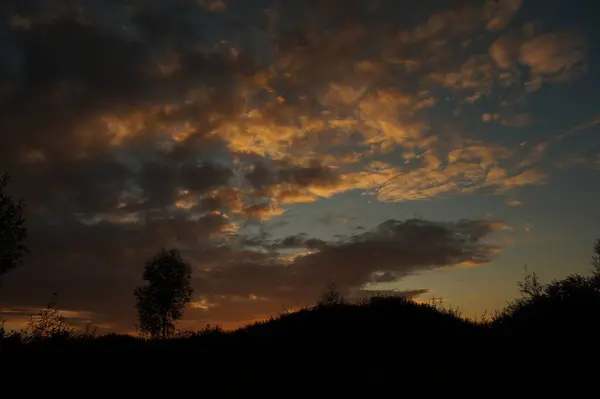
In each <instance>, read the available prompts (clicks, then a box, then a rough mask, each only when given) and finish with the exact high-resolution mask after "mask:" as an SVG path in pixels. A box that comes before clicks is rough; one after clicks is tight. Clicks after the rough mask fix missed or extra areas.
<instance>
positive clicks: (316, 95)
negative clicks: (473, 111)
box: [0, 0, 586, 329]
mask: <svg viewBox="0 0 600 399" xmlns="http://www.w3.org/2000/svg"><path fill="white" fill-rule="evenodd" d="M276 3H280V4H279V5H277V4H276ZM6 4H7V6H6V7H5V8H2V11H0V17H1V18H0V20H1V21H2V22H1V23H2V24H3V25H2V26H1V27H0V29H2V31H3V32H4V34H3V35H0V36H1V38H0V54H1V55H2V57H0V125H1V126H2V127H3V133H2V134H3V141H2V146H0V170H2V171H8V172H9V173H11V175H13V182H14V184H13V187H12V188H13V189H14V192H15V194H16V195H18V196H20V197H23V198H24V199H25V200H26V202H27V210H28V222H29V228H30V231H31V237H30V240H29V244H30V247H31V248H32V255H31V257H30V258H29V259H28V260H27V265H26V266H25V267H24V268H23V269H21V270H17V271H15V272H14V273H12V274H11V275H9V276H8V278H11V281H12V283H11V284H10V285H9V284H7V285H6V287H10V288H7V289H8V291H7V292H6V293H3V294H5V295H4V297H5V298H6V299H5V302H3V306H4V305H6V306H10V308H11V309H14V308H19V307H22V308H27V309H33V308H36V309H37V308H39V307H40V306H43V304H44V303H45V301H46V299H47V295H48V293H50V292H54V291H59V292H61V295H60V300H61V301H64V306H66V308H68V309H69V310H72V311H77V312H91V313H92V314H93V315H94V320H95V321H96V322H98V323H103V324H111V323H112V324H113V325H114V326H117V327H115V328H125V327H123V326H125V325H127V326H128V327H127V329H129V328H130V327H129V326H131V325H132V311H133V304H132V301H133V297H132V295H131V290H132V289H133V287H134V286H135V285H136V284H137V283H138V282H139V278H140V275H141V271H140V267H141V265H143V262H144V260H145V258H147V257H149V256H150V255H151V254H153V253H154V252H155V251H157V250H158V249H160V247H162V246H169V245H173V246H177V247H179V248H181V249H182V250H184V251H185V253H186V256H188V258H189V259H191V260H192V261H193V262H194V264H195V265H196V266H197V268H198V269H197V270H198V271H199V277H198V281H197V282H196V283H195V284H197V286H198V288H199V292H200V293H204V294H205V295H206V297H205V298H204V297H203V298H196V300H197V301H196V302H197V304H201V306H200V305H198V306H197V307H195V308H193V309H192V315H194V316H196V317H198V318H199V320H200V319H202V318H206V319H210V320H213V321H214V320H219V318H223V320H228V321H229V322H231V323H234V322H239V321H241V320H249V319H252V318H253V317H255V316H256V317H262V316H264V314H266V313H268V312H270V311H273V310H274V309H280V306H281V303H282V302H286V301H287V302H289V305H290V306H292V307H294V306H301V305H302V304H305V303H309V302H310V301H313V300H314V298H315V297H316V295H317V294H318V292H317V291H320V290H321V289H322V288H323V287H322V284H324V283H323V281H322V280H323V278H324V277H325V274H327V275H328V276H331V277H332V278H335V279H339V280H340V282H339V283H340V284H341V285H342V288H343V289H345V290H360V287H361V284H365V283H368V282H369V281H370V280H371V279H373V278H375V277H373V276H374V274H373V273H376V272H381V273H383V274H381V276H385V277H381V278H385V279H388V278H391V279H398V278H402V277H403V276H406V275H408V274H409V273H413V272H415V273H416V272H418V271H420V270H423V269H426V268H430V267H441V266H443V265H442V264H446V263H448V264H453V263H461V262H467V263H468V262H475V263H479V262H485V261H487V259H488V258H489V257H490V256H491V255H492V254H493V252H494V250H493V249H492V248H489V247H486V246H484V245H483V244H481V245H479V244H480V243H479V241H477V240H476V242H473V243H470V242H463V241H461V238H459V237H461V234H463V233H464V234H466V233H465V231H472V230H477V229H484V231H485V232H486V233H485V234H483V235H482V236H481V237H480V238H483V236H485V235H487V232H488V231H489V232H490V233H491V231H492V230H495V229H496V228H497V227H498V226H493V227H492V226H491V225H489V226H488V225H485V226H487V227H485V228H484V227H482V226H483V225H481V224H478V223H483V222H460V223H456V224H447V223H446V224H445V223H441V224H436V223H433V222H426V221H408V222H405V223H399V222H396V221H390V222H389V223H387V224H384V225H382V226H379V227H378V228H377V229H376V230H373V231H367V230H366V229H365V230H360V231H361V233H362V234H358V235H354V236H350V238H348V236H346V237H347V238H339V240H338V241H339V242H337V241H331V238H327V237H322V236H320V235H319V234H316V233H313V232H312V231H308V234H307V235H300V234H299V232H298V231H294V229H295V228H296V227H295V226H296V225H295V223H298V222H299V221H302V219H301V218H302V217H303V215H304V214H303V213H294V211H295V210H297V209H302V207H307V208H305V209H308V207H309V206H310V205H311V204H314V206H320V205H321V204H322V202H326V201H330V202H331V203H332V204H333V205H334V206H337V205H335V204H336V203H335V201H337V200H339V197H340V196H342V195H348V196H351V195H352V194H364V195H368V196H371V197H372V200H373V202H376V201H379V202H401V201H419V200H426V199H432V198H441V197H445V196H454V195H470V194H473V193H494V194H499V195H504V194H506V195H511V194H512V193H513V191H514V190H515V189H516V188H518V187H521V186H528V185H537V184H542V183H544V182H546V181H548V178H549V176H548V174H547V173H546V170H544V169H543V164H542V163H541V160H542V157H543V156H544V155H545V152H544V151H537V152H536V151H535V150H531V149H530V148H529V147H526V148H525V147H523V148H521V147H518V146H514V145H512V144H511V143H510V142H509V141H507V142H502V141H497V140H495V139H493V140H492V139H491V138H490V135H487V134H479V133H481V132H474V131H473V129H472V125H471V124H470V123H469V121H468V120H465V119H464V118H466V115H469V112H468V110H469V108H468V107H476V106H477V105H479V104H482V103H484V102H485V104H486V107H488V106H489V108H486V109H485V113H484V114H483V116H481V118H482V121H484V122H491V121H499V122H502V123H505V124H510V125H511V126H517V125H518V126H523V125H525V124H526V122H533V120H532V119H531V117H529V116H527V115H528V114H526V110H523V109H518V107H515V109H514V110H513V111H514V112H508V111H506V109H501V108H500V107H499V104H497V101H496V100H498V98H499V97H502V98H504V94H502V95H500V96H496V94H497V92H498V91H500V92H502V90H508V89H509V88H510V89H513V88H514V89H517V90H520V89H523V87H521V86H522V82H521V80H519V79H516V78H515V76H517V75H518V73H520V72H521V71H520V69H519V68H525V69H526V70H527V71H528V75H527V81H530V82H532V83H531V84H530V86H529V87H530V88H531V87H534V86H535V85H536V84H538V83H539V82H543V83H544V84H546V83H548V84H552V83H557V82H561V81H564V80H567V79H570V78H574V77H575V76H579V74H580V73H582V72H583V71H584V69H585V68H584V66H585V63H586V51H585V50H586V48H585V40H584V38H583V37H580V36H578V35H577V34H565V33H564V32H557V33H552V32H546V33H544V34H542V35H538V36H535V35H534V33H535V32H533V31H531V32H529V34H525V33H523V34H514V35H512V36H511V35H510V34H509V33H508V32H505V31H503V29H506V28H509V26H510V21H511V20H512V19H513V18H514V17H515V15H516V13H517V12H518V11H519V9H520V7H521V2H520V1H514V0H513V1H499V2H498V1H496V2H492V1H486V2H477V1H464V2H460V4H456V5H455V4H446V3H443V2H429V3H427V4H425V3H423V2H417V1H415V2H391V1H390V2H377V4H375V2H338V1H323V0H319V1H303V2H270V1H265V2H262V3H261V6H260V7H258V6H257V5H256V4H254V3H253V2H241V1H240V2H233V1H212V0H211V1H206V0H202V1H197V0H174V1H143V2H127V4H125V3H122V2H96V1H92V0H85V1H81V2H79V3H78V7H72V4H71V2H70V1H53V2H31V4H28V6H25V5H24V3H23V2H22V1H17V0H9V1H8V2H7V3H6ZM406 15H415V18H414V19H413V18H412V17H411V18H405V16H406ZM324 26H325V27H327V29H323V27H324ZM511 29H512V28H511ZM507 82H508V83H507ZM509 86H510V87H509ZM502 93H504V92H502ZM498 101H499V100H498ZM459 111H460V112H459ZM461 112H462V113H461ZM482 112H483V111H481V110H480V111H477V115H478V116H477V118H479V117H480V116H479V115H481V113H482ZM488 126H490V125H486V127H488ZM524 160H527V162H524ZM310 209H312V208H310ZM327 209H337V208H335V207H334V208H327ZM357 212H359V213H360V212H362V210H357ZM334 213H335V215H337V216H331V218H324V219H323V220H322V222H323V223H332V222H334V221H336V222H344V223H340V224H339V225H338V226H336V228H338V227H339V228H346V229H348V231H347V232H346V233H347V234H348V235H350V234H352V233H353V232H356V230H357V228H356V227H354V226H352V224H350V223H347V222H349V221H350V220H354V219H353V218H356V217H357V216H355V215H350V214H346V213H347V212H346V210H342V209H339V213H338V211H335V212H334ZM341 214H344V217H341V216H339V215H341ZM321 215H322V214H321ZM332 215H333V214H332ZM344 224H346V226H344ZM275 226H279V227H280V229H279V230H280V231H281V233H280V234H281V236H277V237H275V238H274V237H271V236H268V235H267V236H262V235H260V234H259V235H258V237H259V239H256V237H254V235H253V234H254V230H259V231H262V230H265V231H269V232H270V233H271V232H272V230H273V229H274V228H275ZM321 227H323V226H321ZM261 229H262V230H261ZM349 229H352V230H349ZM486 229H487V230H486ZM302 230H304V229H302ZM315 230H317V229H316V228H315ZM270 233H269V234H270ZM471 234H473V233H472V232H471ZM249 237H250V238H254V241H255V242H254V244H256V245H250V242H249V240H250V238H249ZM415 237H420V239H421V240H423V244H419V243H418V242H413V241H411V240H415V239H416V238H415ZM432 237H435V238H436V239H440V240H442V241H443V244H436V243H435V242H434V239H433V238H432ZM399 243H401V244H399ZM406 243H411V245H408V244H406ZM407 245H408V246H407ZM421 245H428V248H430V252H427V253H425V250H424V249H423V248H421ZM444 245H445V246H444ZM438 246H441V247H438ZM413 247H414V248H413ZM458 247H460V248H461V249H460V250H459V249H457V248H458ZM431 248H434V250H431ZM401 251H404V252H401ZM418 251H421V252H418ZM461 251H462V252H461ZM373 253H374V254H376V256H375V258H373V256H372V255H368V254H373ZM398 259H401V260H398ZM282 263H283V264H286V265H287V266H285V267H284V266H282ZM342 265H347V267H345V266H344V267H342ZM109 294H110V295H109ZM233 308H235V309H233ZM236 318H237V319H236Z"/></svg>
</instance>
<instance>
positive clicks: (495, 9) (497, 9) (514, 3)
mask: <svg viewBox="0 0 600 399" xmlns="http://www.w3.org/2000/svg"><path fill="white" fill-rule="evenodd" d="M522 5H523V1H522V0H500V1H488V2H486V11H487V13H489V14H488V15H489V20H488V22H487V25H486V28H487V29H488V30H491V31H497V30H500V29H502V28H504V27H505V26H506V25H507V24H508V23H509V22H510V20H511V19H512V18H513V17H514V15H515V14H516V13H517V11H519V9H520V8H521V6H522Z"/></svg>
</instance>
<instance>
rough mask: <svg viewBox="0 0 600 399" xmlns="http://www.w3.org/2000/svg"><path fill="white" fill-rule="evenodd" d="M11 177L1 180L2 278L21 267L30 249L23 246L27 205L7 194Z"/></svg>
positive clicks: (0, 248) (0, 246) (0, 241)
mask: <svg viewBox="0 0 600 399" xmlns="http://www.w3.org/2000/svg"><path fill="white" fill-rule="evenodd" d="M9 182H10V176H9V175H8V174H6V173H5V174H4V175H3V176H2V177H1V178H0V277H2V276H3V275H4V274H5V273H6V272H8V271H10V270H12V269H15V268H17V267H19V266H20V265H21V264H22V262H23V257H24V256H25V254H26V253H27V251H28V249H27V247H26V246H25V245H24V244H23V241H24V240H25V238H26V237H27V229H26V227H25V203H24V202H23V200H18V201H15V200H14V199H13V198H12V197H11V196H10V195H9V194H8V193H7V192H6V190H7V187H8V183H9Z"/></svg>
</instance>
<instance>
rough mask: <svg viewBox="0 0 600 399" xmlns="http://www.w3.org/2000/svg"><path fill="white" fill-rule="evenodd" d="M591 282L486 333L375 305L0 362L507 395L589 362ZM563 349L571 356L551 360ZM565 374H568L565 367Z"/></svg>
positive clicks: (400, 302) (15, 346) (14, 340)
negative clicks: (445, 384) (454, 384)
mask: <svg viewBox="0 0 600 399" xmlns="http://www.w3.org/2000/svg"><path fill="white" fill-rule="evenodd" d="M597 281H598V279H597V278H596V277H581V278H579V277H569V278H567V279H566V280H564V281H559V282H552V283H551V284H548V285H547V286H541V285H540V286H539V287H538V288H539V289H538V290H537V291H536V292H535V293H534V295H532V296H524V297H523V298H520V299H518V300H515V301H513V302H512V303H510V304H509V305H508V306H507V307H506V308H505V309H503V310H502V311H501V312H499V313H498V314H497V315H495V316H494V317H493V318H492V319H491V320H488V321H485V322H474V321H472V320H467V319H464V318H462V317H460V316H459V315H458V314H457V313H456V312H452V311H448V310H444V309H441V308H439V307H437V306H433V305H430V304H418V303H415V302H413V301H410V300H407V299H405V298H401V297H374V298H371V299H368V300H365V301H363V302H361V303H359V304H348V303H332V304H326V305H317V306H315V307H311V308H306V309H302V310H299V311H297V312H294V313H289V314H284V315H281V316H279V317H275V318H272V319H270V320H268V321H264V322H259V323H255V324H252V325H249V326H246V327H244V328H240V329H238V330H236V331H230V332H227V331H222V330H220V329H218V328H207V329H205V330H202V331H198V332H191V333H184V334H180V335H181V337H179V338H173V339H168V340H145V339H141V338H135V337H131V336H126V335H117V334H110V335H105V336H99V337H94V336H83V335H73V334H56V335H54V336H53V337H49V338H45V339H30V342H24V341H23V339H24V337H19V336H12V337H8V338H6V339H4V341H3V348H2V355H1V356H2V359H3V360H4V361H14V359H19V361H25V362H26V363H27V364H30V365H33V366H32V367H31V370H32V372H34V370H38V371H40V372H43V370H44V366H43V365H47V364H57V363H60V365H61V366H60V367H62V369H61V370H63V371H64V372H65V373H66V372H67V370H69V371H68V372H69V373H74V374H72V375H78V374H77V373H79V372H82V371H83V369H84V368H86V367H87V368H88V370H89V369H96V368H99V369H101V368H102V367H104V366H102V365H106V367H105V368H104V369H103V370H104V371H103V372H104V373H105V375H107V376H108V375H115V378H124V374H123V373H127V372H129V371H127V370H134V371H135V372H136V373H143V374H144V375H147V376H150V377H148V378H158V379H164V378H167V377H166V376H168V378H167V381H172V378H180V377H181V376H179V377H177V375H179V373H183V374H185V375H191V376H202V381H203V382H202V384H203V386H205V387H208V386H210V387H213V388H214V387H220V388H219V389H221V392H234V391H236V392H237V390H238V389H240V387H243V386H245V387H247V388H245V389H251V390H252V389H256V386H255V384H257V382H259V381H263V382H265V384H266V383H267V382H269V381H270V383H273V384H278V383H281V382H282V381H288V380H289V379H291V378H293V379H296V382H294V384H298V379H299V380H300V381H303V382H302V384H301V385H302V386H301V387H299V388H298V389H301V388H302V387H304V388H305V387H306V386H321V385H328V386H338V387H345V388H348V387H354V386H356V387H358V386H365V385H366V386H379V384H387V383H390V382H391V381H405V382H403V384H414V383H416V381H417V379H419V380H421V379H423V381H427V379H431V378H434V379H436V380H439V381H442V379H443V380H451V379H453V378H455V379H456V378H461V379H464V378H468V379H469V380H478V379H479V380H482V379H486V378H489V375H490V374H493V373H507V372H508V371H510V373H514V376H513V377H511V379H510V380H509V381H507V382H506V384H517V383H518V381H521V379H522V378H523V375H527V373H531V372H534V373H538V372H549V371H552V370H554V371H555V372H556V371H557V370H559V371H560V370H564V371H561V372H565V371H573V370H574V369H576V368H577V367H579V368H581V367H582V366H581V364H582V363H581V362H580V361H579V362H575V363H573V361H574V360H578V359H579V358H581V359H583V358H584V357H585V358H589V357H590V356H595V353H596V349H595V346H594V345H590V341H583V342H580V341H577V340H575V337H576V336H577V334H581V337H588V336H590V334H592V333H593V334H596V333H597V332H598V331H600V326H597V324H593V323H594V322H595V321H596V320H597V315H598V311H599V310H600V301H599V300H598V298H599V296H598V290H597V288H596V287H597V286H598V285H597ZM540 287H541V288H540ZM565 331H568V334H566V333H565ZM561 337H563V338H564V340H565V341H564V342H562V343H561V342H560V339H561ZM563 344H564V345H563ZM569 345H570V347H571V348H573V349H576V350H573V351H571V352H565V351H556V350H555V349H554V348H558V347H562V346H569ZM581 347H583V348H585V350H586V351H585V352H583V351H582V349H581ZM569 362H571V364H574V365H571V366H569V367H567V366H566V365H567V364H570V363H569ZM82 365H86V366H85V367H82ZM557 367H558V369H557ZM561 367H562V368H563V369H561ZM523 373H524V374H523ZM500 375H504V374H500ZM152 376H155V377H152ZM88 378H89V376H88ZM192 378H193V377H192ZM198 378H199V377H198ZM227 381H229V382H227ZM430 382H431V380H430ZM169 383H171V382H169ZM248 387H253V388H248ZM438 388H440V387H437V388H436V389H438ZM211 389H212V388H211ZM245 392H248V391H245Z"/></svg>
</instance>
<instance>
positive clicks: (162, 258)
mask: <svg viewBox="0 0 600 399" xmlns="http://www.w3.org/2000/svg"><path fill="white" fill-rule="evenodd" d="M191 277H192V269H191V267H190V265H188V264H187V263H186V262H185V261H184V260H183V259H182V257H181V255H180V254H179V251H177V250H176V249H171V250H168V251H167V250H165V249H163V250H161V251H160V252H159V253H158V254H156V255H155V256H154V257H153V258H152V259H150V260H149V261H148V262H147V263H146V266H145V269H144V275H143V278H144V280H146V281H147V282H148V283H147V284H146V285H143V286H140V287H138V288H137V289H136V290H135V291H134V295H135V297H136V298H137V305H136V308H137V311H138V321H139V325H138V328H139V329H140V331H141V332H142V333H144V334H147V335H149V336H151V337H152V338H163V339H164V338H167V337H168V336H170V334H171V333H172V332H173V329H174V325H173V321H175V320H179V319H181V317H182V316H183V309H184V307H185V305H186V304H187V303H188V302H189V301H190V300H191V297H192V293H193V289H192V287H191V284H190V280H191Z"/></svg>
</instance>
